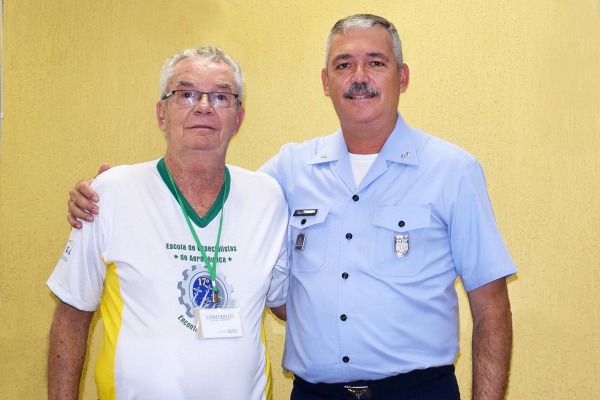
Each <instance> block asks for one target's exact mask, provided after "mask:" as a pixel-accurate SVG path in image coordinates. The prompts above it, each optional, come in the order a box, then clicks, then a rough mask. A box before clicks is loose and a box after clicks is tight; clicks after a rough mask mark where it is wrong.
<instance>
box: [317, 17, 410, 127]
mask: <svg viewBox="0 0 600 400" xmlns="http://www.w3.org/2000/svg"><path fill="white" fill-rule="evenodd" d="M327 69H328V70H327V71H326V70H325V69H323V71H322V73H321V78H322V80H323V89H324V92H325V95H327V96H330V97H331V101H332V102H333V106H334V108H335V111H336V113H337V114H338V117H339V119H340V122H341V124H342V126H344V125H348V124H350V123H359V124H362V123H370V122H375V121H382V120H387V119H390V120H393V121H395V119H396V112H397V109H398V100H399V97H400V93H402V92H404V91H405V90H406V87H407V85H408V67H406V65H403V66H402V68H401V69H400V70H398V66H397V62H396V56H395V55H394V51H393V48H392V39H391V37H390V34H389V33H388V31H387V30H386V29H385V28H383V27H381V26H375V27H373V28H369V29H349V30H347V31H346V32H344V33H342V34H338V35H336V36H334V37H333V39H332V41H331V47H330V51H329V59H328V60H327Z"/></svg>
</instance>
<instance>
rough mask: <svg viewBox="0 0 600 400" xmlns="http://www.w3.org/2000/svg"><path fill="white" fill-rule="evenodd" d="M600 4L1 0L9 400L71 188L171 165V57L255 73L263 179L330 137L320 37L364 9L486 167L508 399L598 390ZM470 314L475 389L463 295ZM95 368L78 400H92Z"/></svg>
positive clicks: (449, 132) (29, 387) (254, 116)
mask: <svg viewBox="0 0 600 400" xmlns="http://www.w3.org/2000/svg"><path fill="white" fill-rule="evenodd" d="M367 3H376V4H375V5H372V6H366V5H365V4H367ZM599 8H600V2H599V1H598V0H571V1H563V0H543V1H542V0H531V1H517V0H474V1H466V0H462V1H459V0H452V1H451V0H425V1H424V0H402V1H398V0H389V1H384V0H380V1H377V2H365V1H361V0H345V1H323V0H305V1H254V0H247V1H244V0H230V1H224V0H177V1H172V0H171V1H169V0H128V1H120V0H103V1H92V0H81V1H73V0H52V1H38V0H36V1H34V0H4V21H3V32H2V37H3V49H2V53H3V54H2V75H3V76H2V78H3V86H4V87H3V90H4V99H3V102H2V105H3V108H4V109H3V112H4V119H3V126H2V133H1V135H2V136H1V140H2V141H1V148H0V151H1V153H0V181H1V186H0V207H1V209H0V218H1V228H0V235H1V237H0V239H1V240H0V398H2V399H41V398H43V397H44V396H45V386H46V377H45V365H46V353H47V336H48V329H49V325H50V321H51V318H52V311H53V309H54V305H55V300H54V299H53V298H52V296H51V295H50V293H49V291H48V289H47V288H46V286H45V283H44V282H45V280H46V278H47V276H48V275H49V274H50V272H51V270H52V269H53V267H54V265H55V262H56V260H57V259H58V257H59V255H60V253H61V251H62V249H63V246H64V244H65V241H66V238H67V236H68V232H69V229H68V227H67V225H66V222H65V203H66V200H67V194H66V193H67V190H68V189H69V188H70V187H71V186H72V185H73V184H74V182H75V181H77V180H79V179H80V178H82V177H87V176H90V175H91V174H93V173H94V172H95V170H96V167H97V166H98V165H99V164H100V163H101V162H104V161H106V162H109V163H111V164H112V165H116V164H121V163H134V162H139V161H142V160H147V159H151V158H154V157H158V156H159V155H161V153H162V151H163V149H164V144H163V138H162V135H161V133H160V131H159V130H158V129H157V128H156V126H155V120H154V112H153V109H154V103H155V101H156V98H157V95H158V83H157V78H158V73H159V69H160V66H161V64H162V62H163V60H164V59H165V58H166V57H167V56H169V55H171V54H172V53H174V52H175V51H178V50H180V49H182V48H187V47H192V46H197V45H201V44H207V43H212V44H215V45H217V46H219V47H222V48H224V49H225V50H226V51H227V52H228V53H230V54H231V55H232V56H233V57H234V58H235V59H236V60H237V61H238V62H239V63H240V64H241V65H242V68H243V70H244V72H245V76H246V79H247V96H246V98H245V106H246V110H247V114H246V120H245V122H244V125H243V127H242V130H241V132H240V133H239V135H238V136H237V137H236V138H235V139H234V141H233V143H232V145H231V149H230V152H229V162H231V163H234V164H238V165H241V166H244V167H247V168H252V169H254V168H257V167H258V166H260V165H261V163H262V162H264V161H265V160H267V159H268V157H269V156H271V155H273V154H274V153H275V152H276V151H277V150H278V148H279V146H280V145H281V144H283V143H286V142H289V141H300V140H304V139H307V138H310V137H313V136H315V135H321V134H326V133H329V132H331V131H333V130H335V129H336V128H337V125H338V123H337V120H336V117H335V114H334V112H333V108H332V107H331V105H330V103H329V101H328V99H327V98H325V97H324V96H323V94H322V88H321V83H320V78H319V74H320V69H321V66H322V63H323V57H324V54H323V53H324V51H323V47H324V41H325V37H326V35H327V33H328V31H329V29H330V27H331V26H332V25H333V23H334V22H335V21H336V20H337V19H339V18H341V17H344V16H346V15H348V14H353V13H357V12H371V13H375V14H380V15H383V16H385V17H387V18H388V19H390V20H392V21H393V22H394V23H395V24H396V26H397V28H398V30H399V32H400V35H401V37H402V38H403V41H404V48H405V59H406V62H407V63H408V64H409V66H410V67H411V72H412V73H411V85H410V87H409V90H408V93H407V94H406V95H404V96H403V97H402V98H401V102H400V110H401V111H402V113H403V115H404V116H405V118H406V119H407V121H409V123H411V124H412V125H415V126H418V127H420V128H422V129H425V130H427V131H429V132H431V133H434V134H436V135H438V136H440V137H442V138H445V139H448V140H451V141H453V142H455V143H457V144H459V145H461V146H463V147H464V148H466V149H467V150H469V151H470V152H472V153H473V154H475V155H476V156H477V157H478V158H479V159H480V160H481V162H482V164H483V166H484V168H485V170H486V173H487V178H488V183H489V191H490V193H491V197H492V199H493V204H494V207H495V212H496V216H497V219H498V223H499V225H500V227H501V230H502V232H503V234H504V237H505V240H506V242H507V244H508V246H509V248H510V251H511V253H512V255H513V257H514V259H515V261H516V263H517V264H518V266H519V275H518V277H517V278H516V279H514V280H512V281H511V283H510V286H509V290H510V294H511V298H512V305H513V315H514V329H515V339H514V351H513V353H514V356H513V363H512V375H511V378H510V385H509V392H508V399H550V398H552V399H592V398H597V397H598V396H599V393H600V379H598V376H600V363H599V361H598V360H600V332H599V328H600V318H599V317H600V315H599V314H600V312H599V311H598V310H599V309H600V295H599V293H598V291H599V289H600V272H599V271H598V269H599V266H600V250H598V249H599V247H600V246H599V244H598V242H599V240H600V201H599V198H600V183H599V182H600V168H599V166H598V153H599V149H600V100H599V99H600V72H599V71H600V14H599V13H600V11H599ZM461 304H462V306H463V307H462V311H461V324H462V325H461V344H462V349H463V350H462V353H461V355H460V357H459V359H458V361H457V368H458V376H459V381H460V384H461V387H462V390H463V394H466V393H468V391H469V387H470V378H469V374H470V366H469V363H470V350H469V328H470V321H469V318H468V308H467V304H466V303H465V297H464V295H463V296H461ZM315 311H317V312H318V310H315ZM267 323H268V332H267V333H268V339H269V343H270V349H271V352H272V355H273V356H274V357H273V358H274V364H275V365H278V364H279V361H280V357H281V346H282V343H283V332H284V326H283V325H282V324H278V323H277V322H275V321H274V318H273V317H272V316H271V315H268V316H267ZM100 327H101V323H98V324H97V326H96V329H95V332H96V333H95V336H94V338H93V339H92V344H91V347H92V349H94V351H95V349H96V348H97V345H98V338H99V336H98V332H99V328H100ZM91 369H92V368H88V370H87V371H86V380H85V384H84V395H83V398H85V399H94V398H95V397H94V392H95V388H94V383H93V380H92V377H91ZM190 379H194V372H193V371H190ZM275 385H276V386H275V393H276V399H277V400H278V399H285V398H286V395H287V393H288V391H289V389H290V386H291V380H290V378H289V376H284V375H283V373H282V372H281V370H278V371H276V373H275ZM464 397H465V398H468V396H466V395H465V396H464Z"/></svg>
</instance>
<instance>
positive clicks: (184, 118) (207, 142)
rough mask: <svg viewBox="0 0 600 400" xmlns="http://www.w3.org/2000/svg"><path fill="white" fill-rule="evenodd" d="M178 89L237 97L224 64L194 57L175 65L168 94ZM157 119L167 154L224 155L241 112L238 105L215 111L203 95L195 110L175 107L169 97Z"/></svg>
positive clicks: (159, 105) (160, 106)
mask: <svg viewBox="0 0 600 400" xmlns="http://www.w3.org/2000/svg"><path fill="white" fill-rule="evenodd" d="M179 89H192V90H198V91H201V92H229V93H235V94H237V85H236V82H235V76H234V72H233V70H232V69H231V67H230V66H229V65H228V64H227V63H225V62H213V61H209V60H206V59H203V58H194V57H190V58H185V59H183V60H181V61H179V62H178V63H177V64H175V67H174V74H173V77H172V78H171V79H170V80H169V82H168V85H167V93H169V92H170V91H172V90H179ZM156 116H157V120H158V125H159V127H160V128H161V129H162V130H163V131H164V132H165V136H166V138H167V146H168V148H169V151H175V152H179V151H181V150H194V151H209V152H216V153H218V154H223V155H224V154H225V152H226V150H227V146H228V144H229V141H230V140H231V137H232V136H233V135H235V134H236V133H237V131H238V129H239V127H240V125H241V123H242V120H243V119H244V109H243V108H242V107H241V106H237V105H234V106H233V107H231V108H214V107H212V106H211V105H210V103H209V101H208V96H206V95H203V96H202V98H201V99H200V102H199V103H198V105H196V106H194V107H185V106H181V105H178V104H177V103H176V101H175V100H174V98H173V97H171V98H168V99H166V100H161V101H159V102H158V103H157V105H156Z"/></svg>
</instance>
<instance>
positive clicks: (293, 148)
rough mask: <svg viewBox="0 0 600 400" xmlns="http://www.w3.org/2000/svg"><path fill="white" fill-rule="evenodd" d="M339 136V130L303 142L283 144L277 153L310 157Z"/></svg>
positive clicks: (279, 154) (285, 155)
mask: <svg viewBox="0 0 600 400" xmlns="http://www.w3.org/2000/svg"><path fill="white" fill-rule="evenodd" d="M340 136H341V132H340V131H338V132H335V133H332V134H330V135H326V136H318V137H315V138H313V139H309V140H306V141H304V142H300V143H298V142H291V143H287V144H284V145H283V146H281V148H280V149H279V153H278V154H277V155H278V156H280V157H311V156H313V155H315V154H316V153H317V152H318V151H319V150H320V149H322V148H324V147H327V146H330V145H332V144H333V143H335V142H336V140H337V139H339V138H340Z"/></svg>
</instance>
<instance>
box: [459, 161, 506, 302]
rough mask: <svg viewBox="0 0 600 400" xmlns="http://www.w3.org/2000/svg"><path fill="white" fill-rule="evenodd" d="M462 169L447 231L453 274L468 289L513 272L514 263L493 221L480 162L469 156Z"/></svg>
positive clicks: (494, 220)
mask: <svg viewBox="0 0 600 400" xmlns="http://www.w3.org/2000/svg"><path fill="white" fill-rule="evenodd" d="M464 172H465V173H464V174H463V175H462V177H461V180H460V182H459V187H458V192H457V199H456V202H455V203H454V208H453V210H452V213H451V219H450V226H449V232H450V241H451V249H452V256H453V258H454V263H455V268H456V271H457V274H458V275H459V276H460V277H461V280H462V282H463V285H464V287H465V289H466V290H467V291H471V290H473V289H477V288H478V287H480V286H483V285H485V284H487V283H489V282H492V281H494V280H496V279H499V278H504V277H507V276H510V275H512V274H514V273H516V267H515V265H514V263H513V261H512V258H511V256H510V254H509V253H508V250H507V248H506V245H505V244H504V241H503V239H502V236H501V234H500V231H499V229H498V226H497V224H496V219H495V217H494V213H493V211H492V206H491V202H490V199H489V196H488V193H487V189H486V183H485V177H484V173H483V170H482V168H481V165H480V164H479V162H478V161H477V160H475V159H471V160H470V161H469V162H468V163H467V164H466V165H465V171H464Z"/></svg>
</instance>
